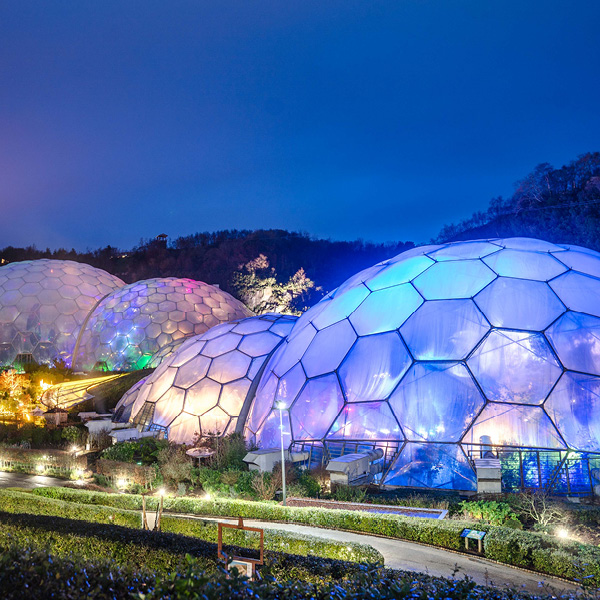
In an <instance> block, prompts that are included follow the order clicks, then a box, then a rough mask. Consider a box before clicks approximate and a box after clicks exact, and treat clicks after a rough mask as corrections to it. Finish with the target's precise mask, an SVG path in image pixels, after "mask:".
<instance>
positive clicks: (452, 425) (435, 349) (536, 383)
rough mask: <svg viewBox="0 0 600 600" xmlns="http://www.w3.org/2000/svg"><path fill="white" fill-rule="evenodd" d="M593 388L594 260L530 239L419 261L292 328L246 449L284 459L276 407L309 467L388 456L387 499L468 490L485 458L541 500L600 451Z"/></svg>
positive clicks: (389, 269) (392, 268)
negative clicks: (495, 458) (418, 490)
mask: <svg viewBox="0 0 600 600" xmlns="http://www.w3.org/2000/svg"><path fill="white" fill-rule="evenodd" d="M599 376H600V254H598V253H596V252H593V251H590V250H586V249H583V248H579V247H575V246H563V245H556V244H551V243H547V242H543V241H540V240H534V239H525V238H513V239H494V240H483V241H481V240H480V241H473V242H459V243H454V244H445V245H435V246H423V247H419V248H415V249H412V250H410V251H408V252H404V253H402V254H400V255H398V256H396V257H395V258H392V259H390V260H387V261H384V262H382V263H380V264H377V265H375V266H374V267H371V268H369V269H366V270H364V271H362V272H360V273H358V274H357V275H355V276H354V277H352V278H350V279H349V280H347V281H346V282H345V283H344V284H342V285H341V286H340V287H339V288H338V289H337V290H335V291H334V292H332V293H331V294H330V295H328V296H327V297H325V298H324V299H323V300H322V301H321V302H319V303H318V304H317V305H316V306H314V307H313V308H311V309H310V310H309V311H307V312H306V313H305V314H304V315H303V316H302V317H301V318H300V319H299V320H298V322H297V323H296V325H295V326H294V328H293V330H292V332H291V334H290V335H289V337H288V338H287V340H286V341H285V342H284V343H283V344H282V345H281V346H280V347H279V348H278V349H277V350H276V351H275V352H274V353H273V355H272V357H271V358H270V359H269V361H268V363H267V365H266V367H265V370H264V373H263V375H262V377H261V380H260V383H259V385H258V389H257V392H256V396H255V399H254V402H253V405H252V408H251V410H250V414H249V416H248V419H247V422H246V435H247V437H248V438H251V439H253V440H254V441H256V442H257V443H258V444H259V445H260V447H263V448H267V447H278V446H279V443H280V442H279V436H280V429H279V414H278V410H277V409H276V408H275V406H276V404H275V403H276V402H278V401H280V402H282V403H283V404H284V405H285V406H286V409H285V410H284V411H283V417H284V422H285V424H284V432H285V439H286V443H287V444H290V445H292V447H293V448H295V449H305V450H306V449H309V450H310V451H311V456H316V457H317V458H319V457H323V456H324V457H331V456H337V455H339V454H345V453H349V452H356V451H360V450H364V449H367V448H372V447H374V446H377V447H381V448H382V449H383V450H384V458H383V459H382V465H381V468H382V473H381V475H380V476H379V477H380V480H381V481H383V483H385V484H388V485H399V486H410V487H415V486H416V487H437V488H452V489H474V486H475V474H474V470H473V467H472V463H471V461H470V460H469V459H470V458H477V457H479V456H480V455H481V454H482V453H483V452H484V451H485V450H486V448H487V449H489V448H490V444H492V445H493V447H494V449H495V450H496V451H498V452H505V458H506V460H505V461H504V463H503V468H504V466H505V465H506V464H508V463H509V462H510V460H512V461H513V463H511V464H515V463H514V461H517V462H518V461H521V462H520V466H519V465H518V464H517V467H516V468H520V470H521V471H520V472H521V474H522V479H521V482H522V483H521V484H522V485H523V486H525V487H537V485H536V481H537V484H539V485H541V484H542V483H543V480H544V478H548V477H549V476H550V475H552V474H554V475H552V476H556V477H558V474H559V470H560V468H562V466H561V465H563V463H564V461H563V459H566V458H568V457H569V456H571V457H572V456H573V454H572V453H571V454H570V455H568V454H567V453H566V452H565V451H566V450H573V451H577V452H579V453H583V452H599V451H600V377H599ZM490 438H491V440H490ZM517 449H519V452H520V449H536V452H535V453H533V454H532V453H529V454H527V453H525V454H523V453H522V452H521V453H518V457H517ZM541 451H543V452H541ZM578 456H580V457H581V456H583V455H582V454H579V455H578ZM586 456H587V455H586ZM515 457H517V458H515ZM532 457H533V458H532ZM509 459H510V460H509ZM586 460H587V459H586ZM527 461H529V462H527ZM561 461H563V462H561ZM534 463H535V464H534ZM578 464H580V465H581V461H580V462H579V463H578ZM574 468H575V467H572V469H574ZM577 468H579V469H580V471H581V477H583V478H585V477H588V483H589V472H588V471H589V469H587V467H586V466H585V465H584V466H583V467H581V466H580V467H577ZM586 469H587V471H586ZM586 472H588V474H587V475H586ZM528 478H529V479H528ZM559 479H560V478H559Z"/></svg>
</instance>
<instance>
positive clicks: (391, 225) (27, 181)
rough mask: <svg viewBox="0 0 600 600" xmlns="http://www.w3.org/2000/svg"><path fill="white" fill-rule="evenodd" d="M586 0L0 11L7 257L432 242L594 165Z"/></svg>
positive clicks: (595, 86) (597, 137) (85, 3)
mask: <svg viewBox="0 0 600 600" xmlns="http://www.w3.org/2000/svg"><path fill="white" fill-rule="evenodd" d="M599 23H600V2H598V0H588V1H584V0H563V1H557V0H389V1H378V0H364V1H360V2H359V1H356V0H314V1H313V0H239V1H234V0H231V1H230V0H195V1H178V0H168V1H167V0H164V1H162V2H156V1H153V0H117V1H113V0H98V1H92V0H71V1H62V0H51V1H48V0H37V1H34V0H3V1H1V2H0V247H2V246H6V245H8V244H12V245H27V244H32V243H35V244H36V245H37V246H38V247H46V246H50V247H57V246H67V247H70V246H74V247H76V248H78V249H85V248H86V247H98V246H103V245H107V244H112V245H116V246H120V247H122V248H128V247H130V246H132V245H134V244H135V243H137V242H138V241H139V239H140V238H141V237H144V238H148V237H153V236H154V235H156V234H158V233H161V232H165V233H167V234H169V235H170V236H171V237H176V236H178V235H186V234H190V233H194V232H197V231H205V230H216V229H226V228H227V229H228V228H248V229H256V228H285V229H290V230H299V231H306V232H308V233H310V234H312V235H316V236H319V237H331V238H333V239H355V238H363V239H366V240H373V241H387V240H412V241H415V242H419V241H427V240H428V239H429V238H431V237H433V236H435V235H436V234H437V233H438V231H439V229H440V227H441V226H442V225H443V224H445V223H448V222H450V221H456V220H459V219H461V218H463V217H466V216H468V215H470V214H471V213H472V212H473V211H474V210H479V209H483V208H485V207H486V205H487V202H488V200H489V199H490V198H491V197H493V196H496V195H500V194H502V195H509V194H510V193H511V191H512V189H513V183H514V182H515V181H516V180H517V179H519V178H520V177H522V176H524V175H526V174H527V173H528V172H529V171H530V170H531V169H532V168H533V167H534V166H535V165H536V164H538V163H541V162H550V163H552V164H553V165H555V166H560V165H562V164H565V163H566V162H569V161H570V160H572V159H574V158H576V156H577V155H579V154H581V153H584V152H587V151H593V150H600V72H599V71H600V66H599V65H600V29H599Z"/></svg>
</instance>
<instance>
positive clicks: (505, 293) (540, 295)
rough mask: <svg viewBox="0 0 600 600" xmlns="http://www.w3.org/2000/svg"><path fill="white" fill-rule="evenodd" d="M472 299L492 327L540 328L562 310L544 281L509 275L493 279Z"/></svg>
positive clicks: (562, 307)
mask: <svg viewBox="0 0 600 600" xmlns="http://www.w3.org/2000/svg"><path fill="white" fill-rule="evenodd" d="M561 277H564V276H561ZM555 281H557V280H555ZM475 303H476V304H477V306H478V307H479V308H480V310H481V311H482V312H483V314H484V315H485V316H486V317H487V319H488V321H489V322H490V323H491V324H492V325H493V326H494V327H502V328H506V329H528V330H531V331H543V330H544V329H546V327H548V325H550V324H551V323H552V321H554V320H555V319H558V317H560V315H561V314H562V313H563V312H564V311H565V307H564V305H563V304H562V303H561V301H560V300H559V299H558V297H557V296H556V294H555V293H554V292H553V291H552V290H551V289H550V287H549V286H548V284H547V283H543V282H541V281H527V280H524V279H509V278H508V277H500V278H498V279H496V281H494V282H493V283H492V284H491V285H489V286H488V287H487V288H485V290H483V291H482V292H481V293H480V294H478V295H477V296H476V297H475Z"/></svg>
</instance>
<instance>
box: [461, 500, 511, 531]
mask: <svg viewBox="0 0 600 600" xmlns="http://www.w3.org/2000/svg"><path fill="white" fill-rule="evenodd" d="M460 507H461V509H462V511H463V515H464V516H465V517H466V518H468V519H481V520H483V521H487V522H488V523H490V525H502V526H504V527H511V528H512V529H523V524H522V523H521V521H520V520H519V517H518V515H517V513H516V512H515V511H514V510H513V508H512V507H511V506H510V504H508V503H507V502H496V501H495V500H477V501H471V500H464V501H463V502H461V503H460Z"/></svg>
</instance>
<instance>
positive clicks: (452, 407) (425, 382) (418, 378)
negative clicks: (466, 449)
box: [390, 363, 485, 442]
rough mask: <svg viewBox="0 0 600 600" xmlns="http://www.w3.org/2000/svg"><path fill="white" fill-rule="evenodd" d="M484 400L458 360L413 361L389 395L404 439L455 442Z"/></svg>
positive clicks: (458, 439)
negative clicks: (447, 361)
mask: <svg viewBox="0 0 600 600" xmlns="http://www.w3.org/2000/svg"><path fill="white" fill-rule="evenodd" d="M484 403H485V400H484V399H483V397H482V396H481V393H480V392H479V390H478V389H477V386H476V385H475V382H474V381H473V378H472V377H471V375H470V374H469V372H468V370H467V369H466V368H465V366H464V365H463V364H461V363H416V364H414V365H413V366H412V367H411V369H410V370H409V372H408V373H407V375H406V377H405V378H404V379H403V380H402V382H401V383H400V385H399V386H398V388H397V389H396V390H395V391H394V393H393V394H392V396H391V397H390V406H391V407H392V410H393V411H394V414H395V415H396V417H397V419H398V421H399V422H400V425H401V426H402V428H403V430H404V435H405V437H406V438H407V439H408V440H413V441H423V440H424V441H431V442H458V441H460V438H461V437H462V435H463V434H464V432H465V431H466V430H467V427H468V426H469V425H470V424H471V423H472V421H473V419H474V418H475V416H476V415H477V414H478V413H479V411H480V410H481V408H482V407H483V405H484Z"/></svg>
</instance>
